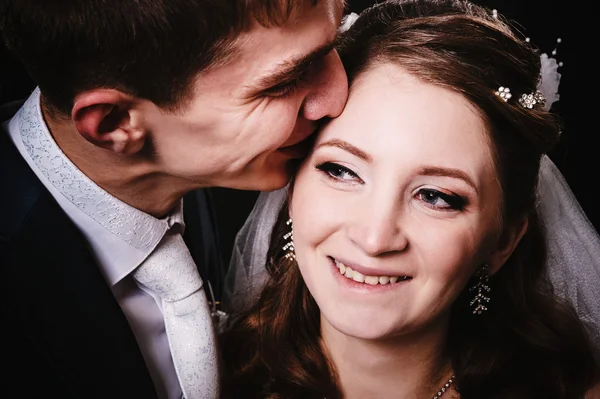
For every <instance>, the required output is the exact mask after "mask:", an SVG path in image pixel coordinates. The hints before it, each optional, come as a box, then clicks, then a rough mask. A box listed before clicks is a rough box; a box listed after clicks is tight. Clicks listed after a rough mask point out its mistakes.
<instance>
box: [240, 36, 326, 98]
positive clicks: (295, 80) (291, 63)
mask: <svg viewBox="0 0 600 399" xmlns="http://www.w3.org/2000/svg"><path fill="white" fill-rule="evenodd" d="M331 51H333V42H330V43H327V44H325V45H323V46H321V47H319V48H317V49H315V50H313V51H311V52H310V53H309V54H307V55H304V56H301V57H297V58H295V59H292V60H288V61H284V62H282V63H281V64H280V65H279V66H278V67H277V69H276V70H275V71H272V72H270V73H268V74H267V75H265V76H262V77H259V78H258V79H257V80H256V82H255V83H253V84H252V85H251V87H250V88H249V89H250V93H254V96H260V95H263V96H264V95H266V96H269V95H271V96H276V95H277V94H278V93H285V92H287V91H289V90H290V89H295V88H297V87H298V86H299V85H300V84H301V83H303V82H304V81H305V80H306V78H307V77H308V75H309V74H310V73H311V72H312V71H313V70H314V69H315V68H318V67H319V66H320V64H321V61H323V59H324V58H325V56H326V55H327V54H329V53H330V52H331ZM279 95H281V94H279Z"/></svg>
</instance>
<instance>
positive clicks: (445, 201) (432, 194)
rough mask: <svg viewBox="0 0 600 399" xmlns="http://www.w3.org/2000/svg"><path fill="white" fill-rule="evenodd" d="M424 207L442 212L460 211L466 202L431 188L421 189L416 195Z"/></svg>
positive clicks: (457, 196)
mask: <svg viewBox="0 0 600 399" xmlns="http://www.w3.org/2000/svg"><path fill="white" fill-rule="evenodd" d="M416 197H417V199H419V200H420V201H422V202H423V203H424V204H425V206H427V207H429V208H432V209H437V210H442V211H462V210H463V209H464V208H465V205H466V204H467V200H466V199H465V198H463V197H461V196H459V195H456V194H446V193H443V192H441V191H438V190H434V189H431V188H422V189H420V190H419V191H418V192H417V194H416Z"/></svg>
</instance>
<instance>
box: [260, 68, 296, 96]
mask: <svg viewBox="0 0 600 399" xmlns="http://www.w3.org/2000/svg"><path fill="white" fill-rule="evenodd" d="M305 82H306V78H305V74H302V75H300V76H299V77H298V78H296V79H294V80H291V81H289V82H286V83H282V84H279V85H277V86H275V87H272V88H270V89H269V90H268V91H267V92H266V94H267V96H269V97H277V98H286V97H289V96H291V95H292V94H294V93H295V92H296V90H298V89H299V88H300V87H301V86H302V84H303V83H305Z"/></svg>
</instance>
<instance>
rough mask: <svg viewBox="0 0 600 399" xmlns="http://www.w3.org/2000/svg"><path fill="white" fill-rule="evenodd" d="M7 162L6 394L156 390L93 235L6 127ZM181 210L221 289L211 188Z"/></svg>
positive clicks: (126, 395)
mask: <svg viewBox="0 0 600 399" xmlns="http://www.w3.org/2000/svg"><path fill="white" fill-rule="evenodd" d="M9 113H11V112H9ZM9 117H10V115H7V114H6V113H5V114H4V115H0V121H4V120H6V119H8V118H9ZM0 165H1V167H0V173H1V175H0V190H1V193H0V198H1V200H0V201H1V202H0V262H1V263H0V264H1V266H0V271H1V277H0V283H1V288H0V306H1V307H0V311H1V320H2V324H1V327H0V328H1V330H2V337H1V338H0V347H1V348H2V349H1V352H0V362H1V363H2V369H3V371H2V372H0V397H2V398H61V399H66V398H78V399H92V398H102V399H109V398H110V399H117V398H123V399H136V398H140V399H153V398H156V392H155V390H154V385H153V383H152V381H151V379H150V376H149V373H148V371H147V368H146V365H145V363H144V359H143V358H142V355H141V352H140V350H139V347H138V345H137V342H136V340H135V338H134V336H133V333H132V331H131V329H130V327H129V324H128V322H127V320H126V318H125V316H124V314H123V313H122V311H121V308H120V307H119V304H118V303H117V301H116V300H115V298H114V296H113V294H112V292H111V290H110V288H109V286H108V285H107V283H106V282H105V280H104V278H103V276H102V274H101V272H100V270H99V268H98V266H97V264H96V262H95V259H94V257H93V255H92V253H91V252H90V250H89V248H88V243H87V242H86V240H85V238H84V237H83V235H82V234H81V233H80V231H79V230H78V229H77V228H76V226H75V225H74V224H73V223H72V222H71V220H70V219H69V218H68V217H67V215H66V214H65V213H64V212H63V211H62V209H61V208H60V207H59V206H58V204H57V203H56V201H55V200H54V198H53V197H52V195H51V194H50V193H49V192H48V191H47V190H46V189H45V187H44V186H43V185H42V183H41V182H40V181H39V180H38V179H37V177H36V176H35V174H34V173H33V172H32V171H31V170H30V168H29V166H28V165H27V163H26V162H25V161H24V160H23V158H22V157H21V155H20V154H19V152H18V151H17V149H16V148H15V146H14V144H13V143H12V141H11V140H10V138H9V137H8V134H7V132H5V131H4V130H3V129H0ZM184 217H185V221H186V233H185V237H184V238H185V239H186V243H188V247H189V248H190V251H191V252H192V255H193V257H194V259H195V260H196V264H198V265H199V270H200V274H201V275H202V277H203V278H204V280H205V281H206V280H209V281H211V282H212V284H211V285H212V287H213V288H214V289H215V291H216V292H215V294H216V295H217V296H219V295H220V287H221V283H222V278H223V275H224V272H225V271H224V270H223V264H222V262H221V260H220V253H219V251H218V243H217V234H216V230H215V224H216V222H215V218H214V214H213V212H212V204H211V200H210V192H209V191H207V190H199V191H196V192H192V193H190V194H189V195H188V196H187V197H186V198H185V199H184ZM217 299H218V298H217Z"/></svg>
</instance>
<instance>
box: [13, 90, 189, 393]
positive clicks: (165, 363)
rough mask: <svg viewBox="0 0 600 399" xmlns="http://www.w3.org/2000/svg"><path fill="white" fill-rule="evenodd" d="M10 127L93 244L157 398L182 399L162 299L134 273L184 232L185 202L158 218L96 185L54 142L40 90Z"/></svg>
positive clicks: (27, 158) (21, 149)
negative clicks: (166, 240)
mask: <svg viewBox="0 0 600 399" xmlns="http://www.w3.org/2000/svg"><path fill="white" fill-rule="evenodd" d="M7 124H8V126H6V127H7V130H8V132H9V135H10V137H11V139H12V141H13V142H14V143H15V145H16V147H17V149H18V151H19V152H20V153H21V155H22V156H23V158H24V159H25V161H26V162H27V163H28V164H29V167H30V168H31V170H32V171H33V172H34V173H35V174H36V176H37V177H38V179H39V180H40V181H41V182H42V184H43V185H44V186H45V187H46V189H48V191H49V192H50V194H52V196H53V197H54V199H55V200H56V201H57V202H58V205H59V206H60V207H61V208H62V209H63V211H64V212H65V213H66V214H67V216H68V217H69V218H70V219H71V220H72V221H73V222H74V223H75V225H76V226H77V227H78V228H79V230H81V232H82V233H83V235H84V236H85V238H86V239H87V241H88V243H89V244H90V247H91V250H92V253H93V255H94V256H95V258H96V260H97V263H98V266H99V268H100V269H101V271H102V273H103V275H104V277H105V279H106V282H107V284H108V285H109V286H110V287H111V289H112V292H113V294H114V295H115V298H116V299H117V301H118V303H119V305H120V306H121V309H122V310H123V313H124V314H125V316H126V317H127V320H128V321H129V325H130V326H131V329H132V331H133V333H134V335H135V338H136V340H137V342H138V345H139V347H140V349H141V352H142V355H143V357H144V360H145V362H146V365H147V366H148V370H149V372H150V376H151V378H152V380H153V382H154V385H155V387H156V390H157V392H158V396H159V398H161V399H180V398H181V395H182V391H181V387H180V386H179V382H178V380H177V374H176V372H175V366H174V365H173V359H172V358H171V353H170V350H169V344H168V341H167V335H166V333H165V326H164V322H163V316H162V310H161V308H160V303H161V302H160V298H159V297H158V295H156V294H154V293H153V292H151V291H150V290H149V289H147V288H145V287H142V286H141V285H138V284H137V283H136V282H135V280H134V279H133V278H132V277H131V276H130V273H131V272H132V271H133V270H134V269H135V268H136V267H137V266H139V265H140V264H141V263H142V262H143V261H144V259H146V257H147V256H148V255H150V253H151V252H152V251H153V250H154V248H155V247H156V246H157V245H158V243H159V242H160V240H161V239H162V237H163V235H164V234H165V232H166V231H167V230H168V229H170V228H172V227H173V228H178V229H183V227H184V224H183V209H182V206H181V203H180V204H179V207H178V208H177V209H176V210H174V211H173V213H172V214H171V215H169V216H168V217H166V218H164V219H157V218H155V217H154V216H151V215H149V214H147V213H144V212H142V211H140V210H139V209H136V208H133V207H131V206H129V205H127V204H126V203H124V202H122V201H120V200H119V199H117V198H115V197H113V196H112V195H110V194H109V193H107V192H106V191H104V190H103V189H102V188H100V187H99V186H98V185H96V184H95V183H94V182H93V181H92V180H90V179H89V178H88V177H87V176H86V175H85V174H83V172H81V171H80V170H79V169H78V168H77V167H76V166H75V165H74V164H73V163H72V162H71V161H70V160H69V159H68V158H67V156H66V155H65V154H64V153H63V152H62V151H61V149H60V148H59V147H58V145H57V144H56V142H55V141H54V139H53V138H52V134H51V133H50V131H49V130H48V127H47V126H46V123H45V122H44V118H43V115H42V111H41V106H40V91H39V89H37V88H36V89H35V90H34V91H33V93H32V94H31V96H30V97H29V99H28V100H27V101H26V102H25V104H24V105H23V107H22V108H21V109H20V110H19V112H17V114H16V115H15V116H14V117H13V118H12V119H11V120H10V121H8V122H7Z"/></svg>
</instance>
